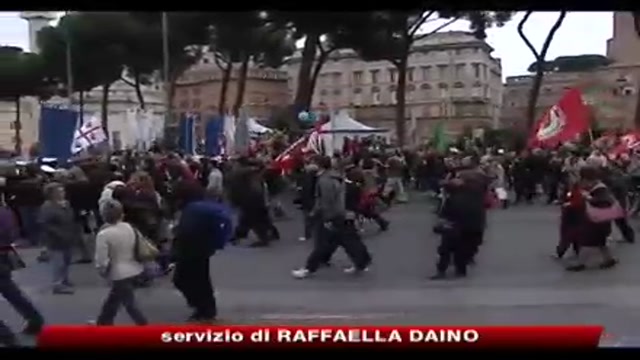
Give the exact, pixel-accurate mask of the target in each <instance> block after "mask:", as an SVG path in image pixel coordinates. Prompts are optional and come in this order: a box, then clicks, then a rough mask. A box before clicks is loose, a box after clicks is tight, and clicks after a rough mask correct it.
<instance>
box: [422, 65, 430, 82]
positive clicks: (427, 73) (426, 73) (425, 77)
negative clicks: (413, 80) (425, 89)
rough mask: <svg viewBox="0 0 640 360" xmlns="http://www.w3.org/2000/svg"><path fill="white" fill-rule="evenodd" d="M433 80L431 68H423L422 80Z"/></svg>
mask: <svg viewBox="0 0 640 360" xmlns="http://www.w3.org/2000/svg"><path fill="white" fill-rule="evenodd" d="M430 78H431V66H423V67H422V80H429V79H430Z"/></svg>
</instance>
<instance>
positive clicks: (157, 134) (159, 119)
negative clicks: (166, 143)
mask: <svg viewBox="0 0 640 360" xmlns="http://www.w3.org/2000/svg"><path fill="white" fill-rule="evenodd" d="M164 120H165V116H164V114H163V115H155V114H154V115H153V139H154V140H158V139H162V138H164Z"/></svg>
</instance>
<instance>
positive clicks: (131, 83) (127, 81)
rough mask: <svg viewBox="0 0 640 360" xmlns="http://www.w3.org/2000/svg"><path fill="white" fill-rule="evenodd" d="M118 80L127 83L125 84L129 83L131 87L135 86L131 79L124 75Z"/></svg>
mask: <svg viewBox="0 0 640 360" xmlns="http://www.w3.org/2000/svg"><path fill="white" fill-rule="evenodd" d="M120 80H122V82H124V83H125V84H127V85H129V86H131V87H135V86H136V84H135V83H134V82H133V81H131V80H129V79H127V78H125V77H124V76H121V77H120Z"/></svg>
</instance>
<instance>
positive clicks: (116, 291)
mask: <svg viewBox="0 0 640 360" xmlns="http://www.w3.org/2000/svg"><path fill="white" fill-rule="evenodd" d="M100 211H101V215H102V219H103V220H104V222H105V226H104V227H103V228H102V230H100V232H99V233H98V235H97V237H96V255H95V263H96V267H97V268H98V270H99V271H100V274H101V275H102V276H104V277H105V278H106V279H108V280H109V281H110V282H111V291H110V292H109V295H108V296H107V298H106V299H105V301H104V303H103V304H102V309H101V310H100V314H99V315H98V318H97V320H96V324H97V325H113V321H114V319H115V317H116V315H117V314H118V310H119V309H120V306H124V308H125V310H126V311H127V313H128V314H129V316H130V317H131V319H132V320H133V321H134V322H135V323H136V324H137V325H146V324H147V319H146V317H145V316H144V315H143V314H142V311H140V309H139V307H138V304H137V303H136V300H135V296H134V289H135V287H136V280H137V278H138V277H140V276H141V275H142V273H143V271H144V265H143V263H142V262H141V261H140V260H141V259H139V257H140V255H139V254H138V252H139V249H140V248H141V246H140V243H141V242H142V241H144V245H145V246H146V245H148V244H149V243H148V240H146V239H144V238H143V237H142V235H141V234H140V232H139V231H138V230H137V229H135V228H134V227H133V226H131V225H130V224H128V223H126V222H124V221H122V219H123V217H124V211H123V208H122V205H121V204H120V203H119V202H118V201H116V200H107V201H105V202H104V203H103V204H102V206H101V208H100ZM145 260H146V259H145Z"/></svg>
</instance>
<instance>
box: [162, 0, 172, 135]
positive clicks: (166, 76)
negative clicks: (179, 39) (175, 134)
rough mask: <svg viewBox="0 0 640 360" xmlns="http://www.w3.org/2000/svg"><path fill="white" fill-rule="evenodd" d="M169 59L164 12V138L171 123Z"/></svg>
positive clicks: (165, 14) (163, 13)
mask: <svg viewBox="0 0 640 360" xmlns="http://www.w3.org/2000/svg"><path fill="white" fill-rule="evenodd" d="M169 61H170V58H169V15H168V14H167V12H166V11H163V12H162V73H163V76H162V77H163V81H164V96H165V99H164V100H165V102H164V109H165V113H164V128H165V136H166V129H167V127H168V126H169V124H170V123H171V113H170V109H171V94H170V87H171V85H170V84H169V77H170V71H169V70H170V62H169Z"/></svg>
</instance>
